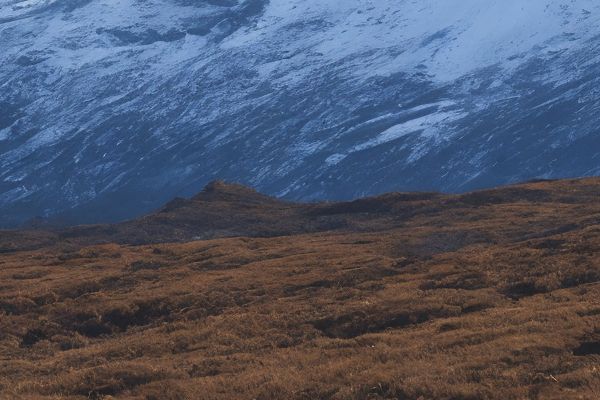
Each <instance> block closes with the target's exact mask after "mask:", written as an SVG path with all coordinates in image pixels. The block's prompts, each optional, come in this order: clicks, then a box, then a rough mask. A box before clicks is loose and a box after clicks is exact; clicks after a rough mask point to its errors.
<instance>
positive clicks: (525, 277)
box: [0, 178, 600, 400]
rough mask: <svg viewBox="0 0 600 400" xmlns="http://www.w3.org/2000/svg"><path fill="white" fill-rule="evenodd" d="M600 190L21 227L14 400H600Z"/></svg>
mask: <svg viewBox="0 0 600 400" xmlns="http://www.w3.org/2000/svg"><path fill="white" fill-rule="evenodd" d="M599 198H600V179H598V178H595V179H585V180H565V181H553V182H548V181H541V182H533V183H529V184H524V185H516V186H509V187H502V188H498V189H493V190H485V191H479V192H474V193H467V194H464V195H436V194H422V193H415V194H411V193H392V194H388V195H384V196H379V197H374V198H366V199H361V200H357V201H354V202H347V203H318V204H289V203H285V202H281V201H278V200H273V199H272V198H269V197H267V196H263V195H261V194H259V193H257V192H255V191H253V190H250V189H248V188H245V187H243V186H239V185H228V184H224V183H220V182H216V183H213V184H211V185H209V186H208V187H207V188H206V189H205V190H204V191H203V192H202V193H200V194H198V195H197V196H195V197H194V198H192V199H189V200H184V199H180V200H176V201H173V202H171V203H170V204H169V205H167V206H166V207H164V208H163V209H161V210H160V211H159V212H158V213H155V214H152V215H148V216H146V217H143V218H140V219H137V220H134V221H130V222H128V223H125V224H117V225H112V226H104V227H102V226H97V227H82V228H71V230H69V231H62V232H43V231H36V232H33V231H30V232H5V234H6V235H0V238H1V240H0V243H1V245H2V246H4V243H6V242H5V240H6V239H10V240H13V241H16V242H19V243H21V244H28V248H27V249H25V248H24V246H23V247H22V248H21V249H19V248H18V246H16V247H15V246H13V247H12V249H9V248H7V247H5V246H4V247H2V251H1V252H0V283H1V285H0V355H1V357H0V398H2V399H5V398H6V399H32V400H38V399H39V400H41V399H48V400H49V399H65V400H79V399H105V400H108V399H115V398H116V399H135V400H151V399H161V400H187V399H190V400H191V399H194V400H195V399H202V400H230V399H240V400H246V399H248V400H250V399H261V400H280V399H290V400H306V399H330V400H365V399H374V400H383V399H388V400H392V399H403V400H422V399H436V400H459V399H460V400H520V399H532V400H571V399H572V400H597V399H598V398H599V395H600V372H599V370H598V361H599V359H600V302H599V300H598V299H599V298H600V258H599V257H598V255H599V254H600V202H599V201H598V199H599ZM168 232H179V233H180V235H179V236H177V235H173V236H174V237H175V238H176V239H178V240H180V241H179V242H176V243H170V242H169V240H168V239H169V237H168V236H169V234H168ZM235 233H237V234H242V236H237V237H229V236H231V235H232V234H235ZM202 234H203V235H204V236H203V237H204V238H205V240H193V239H194V238H193V237H192V236H193V235H202ZM274 234H277V235H279V236H273V235H274ZM186 235H190V236H187V239H186ZM267 236H268V237H267ZM41 238H43V239H44V241H40V239H41ZM127 238H129V239H131V238H136V240H139V241H140V242H143V240H144V238H145V240H148V238H150V239H156V238H162V239H160V240H158V241H160V242H161V243H157V242H156V240H155V241H154V242H153V243H151V244H141V245H140V244H138V245H132V244H130V243H128V242H127V241H123V240H124V239H127ZM171 239H172V238H171ZM35 240H38V241H37V242H35ZM112 241H116V242H121V243H110V242H112ZM92 242H95V243H96V244H92Z"/></svg>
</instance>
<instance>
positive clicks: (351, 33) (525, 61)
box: [0, 0, 600, 226]
mask: <svg viewBox="0 0 600 400" xmlns="http://www.w3.org/2000/svg"><path fill="white" fill-rule="evenodd" d="M595 174H600V1H598V0H527V1H524V0H270V1H269V0H0V226H14V225H17V224H20V223H22V222H24V221H27V220H29V219H31V218H33V217H36V216H41V217H44V218H50V219H52V218H56V219H57V220H58V219H61V218H62V220H63V221H70V222H95V221H110V220H116V219H123V218H129V217H132V216H135V215H138V214H141V213H144V212H148V211H150V210H152V209H155V208H156V207H158V206H160V205H161V204H163V203H164V202H165V201H168V200H170V199H171V198H173V197H174V196H188V195H191V194H193V193H195V192H197V191H199V190H200V189H201V188H202V187H203V186H204V185H205V184H206V183H207V182H208V181H211V180H213V179H217V178H219V179H225V180H229V181H237V182H241V183H244V184H247V185H251V186H253V187H255V188H257V189H259V190H261V191H263V192H266V193H269V194H272V195H277V196H280V197H284V198H287V199H290V200H311V199H332V200H333V199H346V198H354V197H357V196H363V195H369V194H375V193H381V192H386V191H409V190H410V191H412V190H427V191H429V190H439V191H448V192H460V191H466V190H471V189H475V188H481V187H489V186H495V185H498V184H504V183H511V182H517V181H524V180H529V179H534V178H559V177H567V176H583V175H595Z"/></svg>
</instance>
